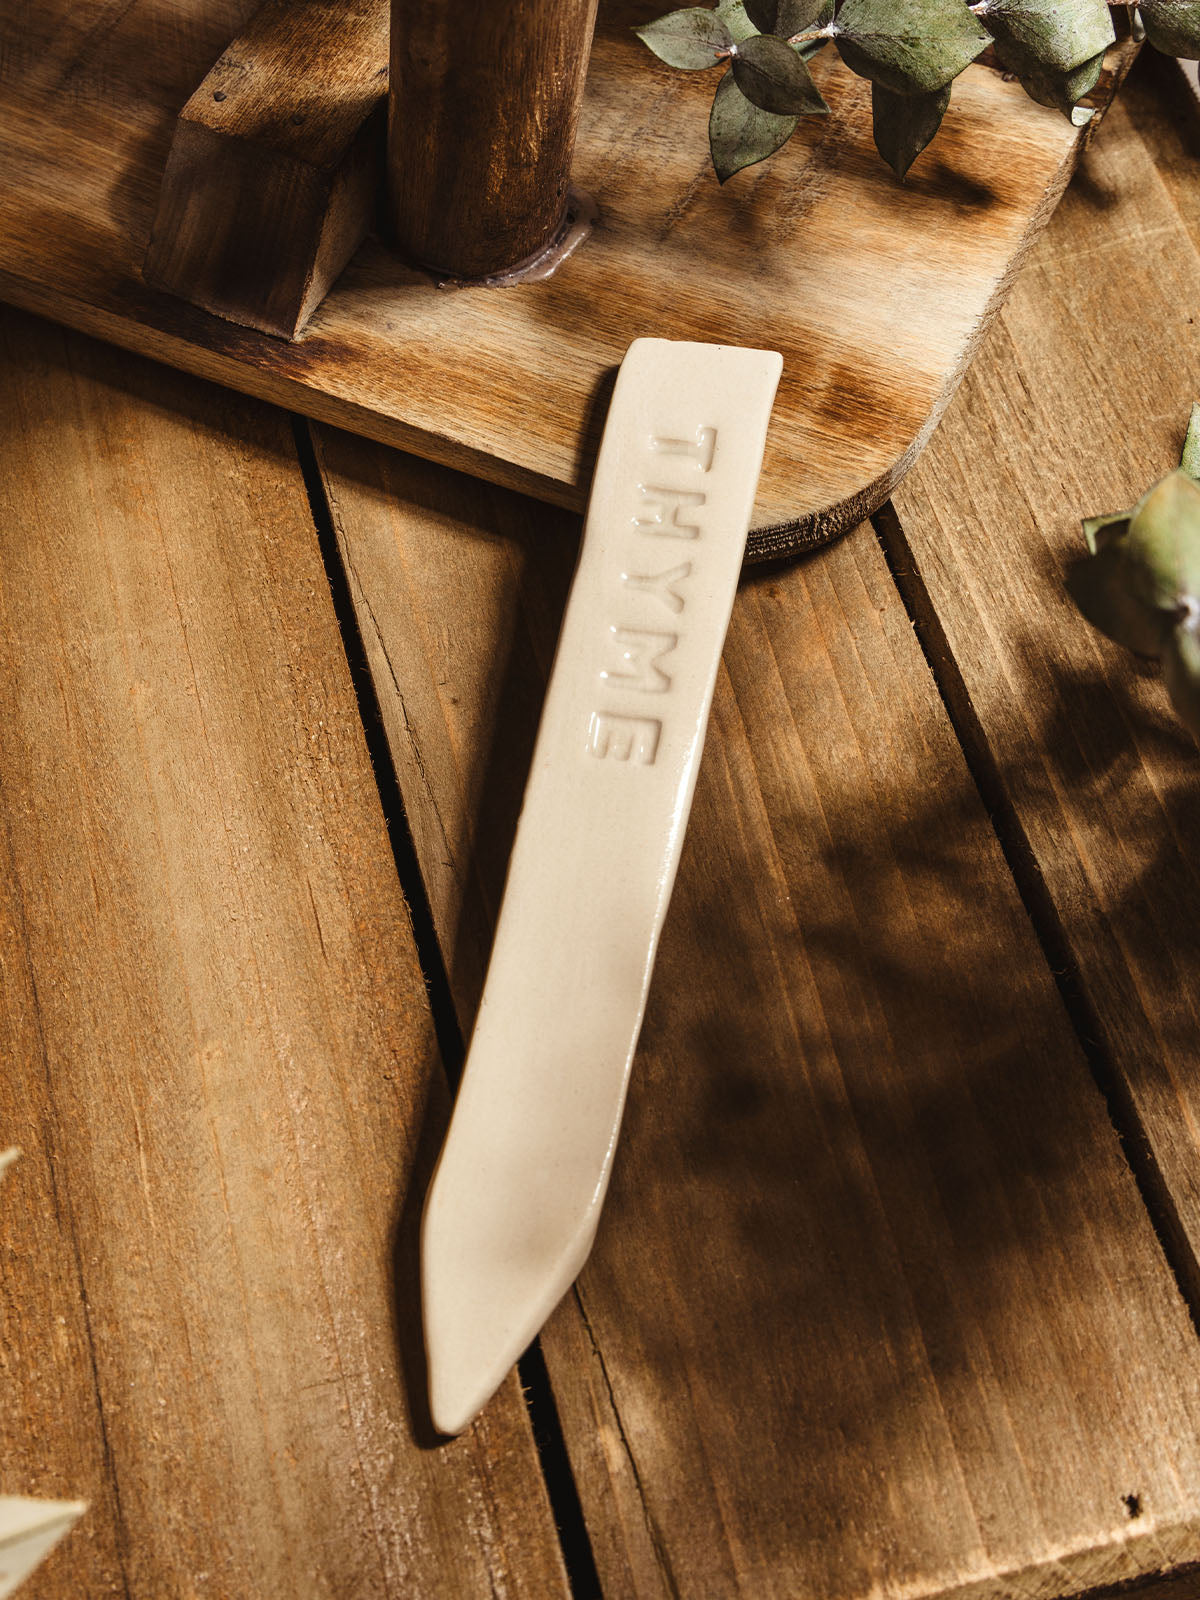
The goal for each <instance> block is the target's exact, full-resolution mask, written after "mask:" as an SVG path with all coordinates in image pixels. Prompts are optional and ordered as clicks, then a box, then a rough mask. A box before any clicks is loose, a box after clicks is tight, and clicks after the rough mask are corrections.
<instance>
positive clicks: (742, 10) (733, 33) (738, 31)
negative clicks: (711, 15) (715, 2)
mask: <svg viewBox="0 0 1200 1600" xmlns="http://www.w3.org/2000/svg"><path fill="white" fill-rule="evenodd" d="M716 15H717V16H718V17H720V19H721V21H722V22H723V23H724V24H725V26H726V27H727V28H728V29H729V37H730V38H731V39H732V40H733V42H734V44H741V42H742V40H743V39H749V38H750V36H751V35H752V34H755V33H757V32H758V29H757V28H756V27H755V26H754V24H753V23H752V22H751V21H750V18H749V17H748V16H747V15H746V7H745V4H744V3H743V0H721V4H720V5H719V6H718V7H717V9H716Z"/></svg>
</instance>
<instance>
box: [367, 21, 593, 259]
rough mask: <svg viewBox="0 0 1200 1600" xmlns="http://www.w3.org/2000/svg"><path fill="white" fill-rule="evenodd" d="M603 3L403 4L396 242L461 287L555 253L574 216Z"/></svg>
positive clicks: (394, 170)
mask: <svg viewBox="0 0 1200 1600" xmlns="http://www.w3.org/2000/svg"><path fill="white" fill-rule="evenodd" d="M595 24H596V0H515V3H513V4H509V5H505V6H497V5H495V4H494V3H493V0H468V3H467V4H464V5H457V6H454V7H447V6H444V5H442V4H440V3H439V0H392V47H391V69H392V70H391V81H390V84H389V88H388V96H389V101H390V107H389V113H388V163H387V166H388V171H387V194H388V215H387V234H388V237H389V238H390V239H391V240H392V241H393V242H394V243H395V244H396V245H397V246H398V247H399V249H400V250H401V252H402V254H403V255H404V256H405V258H406V259H407V260H409V261H415V262H419V263H420V264H421V265H423V266H426V267H431V268H433V269H434V270H436V271H439V272H444V273H449V274H450V275H451V276H453V277H459V278H479V277H484V276H487V275H488V274H494V273H501V272H504V271H506V270H507V269H508V268H511V267H515V266H517V265H519V264H520V263H522V262H525V261H527V260H528V259H529V258H530V257H531V256H535V255H537V254H539V253H540V252H541V251H543V250H545V249H546V248H547V247H548V246H549V245H550V244H551V243H552V241H553V239H554V236H555V234H556V233H557V232H558V230H559V228H560V227H561V226H562V223H563V220H564V218H565V216H566V211H567V184H568V182H569V180H570V177H571V157H572V155H573V154H574V150H575V135H576V132H577V130H578V127H579V110H580V106H581V105H582V102H583V85H584V77H585V74H586V73H587V65H588V57H589V55H590V54H591V48H592V30H593V28H594V27H595Z"/></svg>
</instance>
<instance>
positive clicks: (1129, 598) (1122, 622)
mask: <svg viewBox="0 0 1200 1600" xmlns="http://www.w3.org/2000/svg"><path fill="white" fill-rule="evenodd" d="M1134 576H1135V575H1134V571H1133V568H1132V564H1131V563H1130V561H1129V558H1128V556H1127V555H1126V553H1125V550H1124V548H1123V547H1122V546H1121V545H1110V546H1109V547H1108V548H1107V549H1104V550H1101V551H1099V553H1098V554H1096V555H1094V556H1084V557H1083V559H1082V560H1080V561H1077V562H1076V563H1075V565H1074V566H1073V567H1072V568H1071V570H1070V572H1069V573H1068V574H1067V588H1068V590H1069V591H1070V594H1071V598H1072V599H1073V600H1074V602H1075V604H1076V605H1077V606H1078V607H1079V609H1080V611H1081V612H1082V613H1083V615H1084V616H1085V617H1086V618H1087V620H1088V621H1089V622H1090V623H1091V624H1092V626H1093V628H1099V630H1100V632H1101V633H1103V634H1107V636H1108V637H1109V638H1110V639H1112V640H1113V641H1114V643H1116V644H1119V645H1124V647H1125V649H1126V650H1133V651H1135V652H1136V654H1138V655H1140V656H1156V655H1158V654H1159V653H1160V651H1161V650H1162V648H1163V646H1164V643H1165V641H1166V639H1167V637H1168V635H1169V634H1170V632H1171V628H1172V620H1173V619H1172V617H1171V616H1170V615H1167V614H1166V613H1164V612H1162V611H1158V610H1156V609H1155V607H1154V606H1152V605H1147V604H1146V602H1145V601H1144V600H1142V599H1141V598H1140V597H1139V596H1138V594H1137V593H1136V589H1135V582H1134Z"/></svg>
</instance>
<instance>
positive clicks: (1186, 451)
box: [1179, 400, 1200, 479]
mask: <svg viewBox="0 0 1200 1600" xmlns="http://www.w3.org/2000/svg"><path fill="white" fill-rule="evenodd" d="M1179 470H1180V472H1186V473H1187V475H1188V477H1189V478H1196V479H1200V405H1197V403H1196V402H1195V401H1194V400H1193V401H1192V415H1191V417H1190V419H1189V420H1188V431H1187V437H1186V438H1185V439H1184V441H1183V455H1182V456H1181V457H1180V459H1179Z"/></svg>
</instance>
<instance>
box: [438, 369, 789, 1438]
mask: <svg viewBox="0 0 1200 1600" xmlns="http://www.w3.org/2000/svg"><path fill="white" fill-rule="evenodd" d="M782 364H783V363H782V361H781V358H780V357H779V356H778V355H776V354H775V353H774V352H773V351H769V350H743V349H739V348H737V347H734V346H728V345H709V344H683V343H673V342H671V341H668V340H665V339H638V340H637V341H636V342H635V343H634V344H632V345H631V346H630V348H629V352H628V354H627V355H626V357H625V360H624V362H623V363H622V366H621V370H620V373H619V374H618V377H617V384H616V390H615V392H614V394H613V399H612V405H611V408H610V410H609V414H608V421H607V424H606V426H605V430H604V439H603V443H602V445H601V448H600V458H599V461H598V463H597V466H596V474H595V478H594V480H593V484H592V494H591V501H590V503H589V506H588V514H587V522H586V524H585V527H584V536H583V545H582V549H581V551H580V556H579V565H578V567H577V569H576V572H575V579H574V582H573V584H572V587H571V595H570V599H569V601H568V603H567V611H566V616H565V618H564V620H563V626H562V633H561V635H560V636H559V641H558V649H557V652H556V654H555V659H554V668H553V671H552V673H551V678H550V687H549V689H548V691H547V694H546V703H545V707H544V709H543V712H542V720H541V726H540V728H539V730H538V737H537V745H536V747H535V750H534V754H533V765H532V769H531V771H530V775H529V781H528V784H527V786H526V790H525V800H524V805H523V807H522V810H521V819H520V823H519V825H518V828H517V836H516V842H515V843H514V845H513V852H512V859H511V860H510V862H509V868H508V880H507V883H506V885H505V890H504V901H503V904H502V905H501V908H500V917H499V921H498V923H497V926H496V938H495V943H494V945H493V948H492V958H491V963H490V965H489V968H488V974H487V982H486V984H485V986H484V991H483V999H482V1001H481V1003H480V1007H479V1016H478V1019H477V1021H476V1024H475V1032H474V1035H473V1037H472V1039H471V1047H470V1050H469V1052H468V1055H467V1064H466V1069H465V1072H464V1074H463V1081H462V1087H461V1089H460V1090H459V1094H458V1100H457V1102H456V1104H455V1107H454V1115H453V1119H452V1121H451V1124H450V1130H449V1133H448V1134H447V1136H446V1143H445V1146H444V1148H443V1150H442V1154H441V1158H440V1160H439V1162H438V1167H437V1171H436V1172H435V1174H434V1178H433V1183H432V1185H431V1187H430V1191H429V1197H428V1199H427V1201H426V1205H425V1216H424V1221H423V1224H422V1235H421V1250H422V1294H423V1300H424V1320H425V1343H426V1349H427V1352H428V1358H429V1391H430V1408H431V1412H432V1416H433V1421H434V1424H435V1426H436V1427H437V1428H438V1429H440V1430H441V1431H442V1432H443V1433H448V1434H454V1433H459V1432H461V1430H462V1429H463V1428H465V1427H466V1426H467V1424H468V1423H469V1422H470V1421H471V1419H472V1417H474V1416H475V1414H476V1413H477V1412H478V1411H479V1410H480V1408H481V1407H482V1406H483V1405H484V1404H485V1403H486V1401H487V1400H488V1399H489V1398H490V1397H491V1395H492V1394H493V1393H494V1391H495V1390H496V1388H497V1387H498V1386H499V1384H500V1382H501V1381H502V1379H503V1378H504V1375H505V1373H506V1372H507V1371H508V1370H509V1368H510V1367H511V1366H512V1364H513V1363H514V1361H516V1359H517V1357H518V1356H519V1355H520V1354H521V1352H522V1351H523V1350H524V1349H525V1347H526V1345H528V1344H529V1342H530V1340H531V1339H532V1338H533V1337H534V1335H535V1334H536V1333H537V1332H538V1330H539V1328H540V1327H541V1326H542V1323H543V1322H544V1321H545V1320H546V1317H547V1316H548V1315H549V1313H550V1311H551V1310H552V1309H553V1307H554V1305H555V1304H556V1303H557V1301H558V1300H559V1299H560V1298H561V1297H562V1295H563V1294H564V1293H565V1292H566V1290H567V1289H568V1288H569V1287H570V1285H571V1283H572V1281H573V1280H574V1278H575V1275H576V1274H577V1273H578V1271H579V1269H580V1267H581V1266H582V1265H583V1263H584V1261H585V1259H586V1258H587V1254H588V1251H589V1250H590V1248H591V1244H592V1238H593V1236H594V1234H595V1231H596V1224H597V1222H598V1220H599V1216H600V1207H601V1205H602V1204H603V1201H604V1192H605V1189H606V1188H607V1185H608V1177H609V1172H610V1170H611V1167H612V1158H613V1151H614V1148H615V1146H616V1141H617V1133H618V1130H619V1128H620V1123H621V1111H622V1107H623V1105H624V1101H625V1089H626V1085H627V1083H628V1080H629V1068H630V1063H631V1061H632V1058H633V1051H634V1046H635V1045H636V1044H637V1037H638V1031H639V1029H640V1028H641V1024H642V1013H643V1010H644V1009H645V1003H646V991H647V989H648V988H649V984H650V973H651V969H652V967H653V964H654V954H655V950H656V948H657V945H658V936H659V932H660V930H661V928H662V924H663V918H664V916H665V914H666V909H667V902H668V900H669V899H670V895H671V888H672V885H673V883H674V880H675V869H676V867H677V865H678V863H679V852H680V848H681V846H682V843H683V832H684V828H685V827H686V825H687V818H688V812H689V810H690V808H691V803H692V792H693V790H694V788H695V783H696V770H697V767H698V766H699V762H700V752H701V749H702V747H703V744H704V730H705V726H706V724H707V722H708V712H709V706H710V705H711V703H712V694H713V685H714V683H715V681H716V675H717V664H718V662H719V660H720V655H721V646H722V644H723V642H724V639H725V631H726V629H727V627H728V625H729V614H730V610H731V608H732V605H733V596H734V590H735V588H736V585H737V578H738V572H739V570H740V568H741V564H742V554H743V550H744V547H745V542H746V532H747V529H748V527H749V523H750V513H751V509H752V508H753V504H754V491H755V487H756V485H757V483H758V474H759V469H760V467H761V465H762V455H763V446H764V443H765V440H766V432H767V421H768V418H769V416H770V413H771V406H772V403H773V401H774V398H775V389H776V385H777V384H778V382H779V374H780V370H781V368H782Z"/></svg>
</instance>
